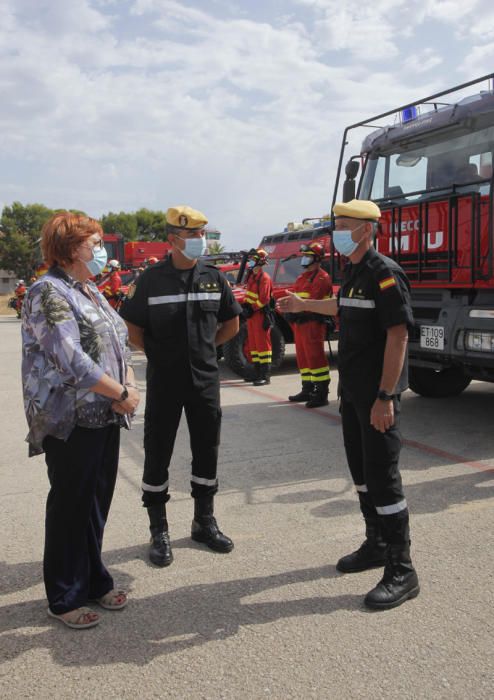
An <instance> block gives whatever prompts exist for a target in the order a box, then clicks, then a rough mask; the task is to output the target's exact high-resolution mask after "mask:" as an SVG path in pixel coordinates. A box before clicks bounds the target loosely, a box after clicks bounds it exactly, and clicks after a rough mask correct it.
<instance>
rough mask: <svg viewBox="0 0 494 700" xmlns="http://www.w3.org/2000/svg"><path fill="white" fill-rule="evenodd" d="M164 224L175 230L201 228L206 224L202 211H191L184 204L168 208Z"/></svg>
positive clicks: (190, 208)
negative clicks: (173, 227)
mask: <svg viewBox="0 0 494 700" xmlns="http://www.w3.org/2000/svg"><path fill="white" fill-rule="evenodd" d="M166 223H167V224H169V225H170V226H175V227H176V228H190V229H196V228H202V227H203V226H205V225H206V224H207V223H208V220H207V218H206V217H205V216H204V214H203V213H202V211H198V210H197V209H192V207H188V206H187V205H185V204H181V205H179V206H178V207H170V208H169V209H168V211H167V212H166Z"/></svg>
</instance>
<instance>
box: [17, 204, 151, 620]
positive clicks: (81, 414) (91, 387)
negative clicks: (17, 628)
mask: <svg viewBox="0 0 494 700" xmlns="http://www.w3.org/2000/svg"><path fill="white" fill-rule="evenodd" d="M41 249H42V252H43V257H44V260H45V263H46V264H47V265H48V266H49V270H48V271H47V273H46V274H45V275H43V276H42V277H41V278H39V279H38V280H37V281H36V282H34V284H33V285H32V286H31V287H30V289H29V291H28V293H27V295H26V298H25V302H24V310H23V315H22V340H23V361H22V379H23V389H24V405H25V411H26V417H27V422H28V425H29V433H28V436H27V438H26V440H27V442H28V443H29V454H30V456H32V455H37V454H42V453H43V452H44V454H45V461H46V464H47V467H48V478H49V482H50V491H49V494H48V500H47V505H46V522H45V552H44V561H43V569H44V580H45V587H46V593H47V597H48V603H49V608H48V614H49V615H50V617H53V618H55V619H57V620H59V621H61V622H62V623H64V624H65V625H67V626H69V627H72V628H74V629H84V628H87V627H94V626H95V625H97V624H98V622H99V620H100V618H99V615H98V614H97V613H96V612H94V611H92V610H91V609H90V608H88V607H87V603H88V601H90V600H93V601H95V602H96V603H98V604H99V605H100V606H102V607H104V608H107V609H109V610H120V609H122V608H123V607H125V605H126V604H127V594H126V593H125V591H121V590H118V589H116V588H115V587H114V584H113V579H112V577H111V575H110V573H109V572H108V570H107V569H106V567H105V566H104V564H103V562H102V560H101V547H102V541H103V531H104V527H105V524H106V519H107V517H108V512H109V509H110V504H111V501H112V497H113V491H114V487H115V480H116V475H117V467H118V454H119V439H120V427H122V426H124V427H127V428H128V427H130V417H131V416H132V414H133V413H134V411H135V409H136V408H137V405H138V403H139V392H138V390H137V388H136V386H135V382H134V374H133V370H132V368H131V365H130V360H131V355H130V350H129V347H128V337H127V328H126V326H125V323H124V322H123V321H122V319H121V318H120V317H119V316H118V314H117V313H116V312H115V311H114V310H113V309H112V308H111V306H110V305H109V304H108V302H107V301H106V299H105V298H104V297H103V295H102V294H100V292H99V291H98V289H97V287H96V285H95V284H94V283H93V282H91V278H92V277H94V276H95V275H97V274H99V273H100V272H101V271H102V269H103V268H104V266H105V264H106V258H107V255H106V250H105V248H104V245H103V232H102V230H101V226H100V224H99V223H98V222H97V221H95V220H94V219H91V218H89V217H87V216H84V215H80V214H72V213H69V212H59V213H58V214H55V216H53V217H52V218H51V219H50V220H49V221H48V222H47V223H46V224H45V226H44V228H43V231H42V238H41Z"/></svg>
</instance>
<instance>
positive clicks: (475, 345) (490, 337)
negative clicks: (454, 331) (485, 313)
mask: <svg viewBox="0 0 494 700" xmlns="http://www.w3.org/2000/svg"><path fill="white" fill-rule="evenodd" d="M464 342H465V348H466V349H467V350H473V351H476V352H494V333H491V332H489V331H465V340H464Z"/></svg>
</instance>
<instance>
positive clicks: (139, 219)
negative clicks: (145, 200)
mask: <svg viewBox="0 0 494 700" xmlns="http://www.w3.org/2000/svg"><path fill="white" fill-rule="evenodd" d="M101 225H102V227H103V231H104V232H105V233H121V234H122V236H123V237H124V238H125V240H126V241H135V240H139V241H151V240H157V241H159V240H165V225H166V217H165V213H164V212H162V211H152V210H151V209H144V208H143V209H138V211H136V212H124V211H121V212H120V213H118V214H116V213H114V212H109V213H108V214H104V215H103V216H102V217H101Z"/></svg>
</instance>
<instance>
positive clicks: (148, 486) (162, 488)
mask: <svg viewBox="0 0 494 700" xmlns="http://www.w3.org/2000/svg"><path fill="white" fill-rule="evenodd" d="M168 484H169V482H168V481H165V483H164V484H160V486H152V485H151V484H146V483H145V482H144V481H143V482H142V484H141V488H142V490H143V491H151V492H152V493H159V492H160V491H166V489H167V488H168Z"/></svg>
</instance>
